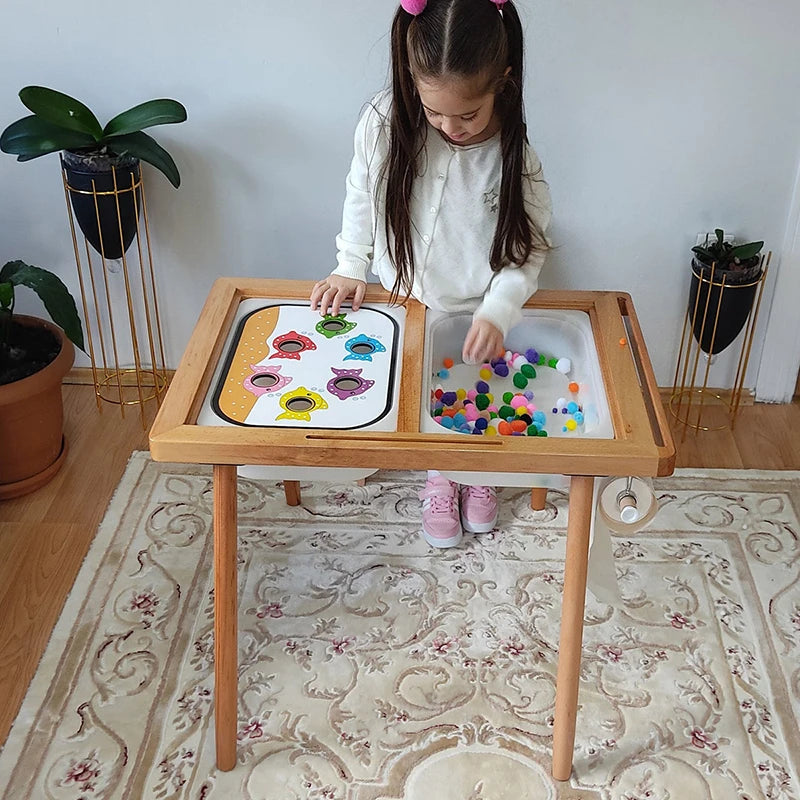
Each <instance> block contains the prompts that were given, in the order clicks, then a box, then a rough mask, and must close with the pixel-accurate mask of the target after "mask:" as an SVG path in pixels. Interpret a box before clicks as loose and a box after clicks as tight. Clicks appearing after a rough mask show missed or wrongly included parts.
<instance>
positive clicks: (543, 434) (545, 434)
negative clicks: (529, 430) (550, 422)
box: [536, 430, 547, 436]
mask: <svg viewBox="0 0 800 800" xmlns="http://www.w3.org/2000/svg"><path fill="white" fill-rule="evenodd" d="M536 435H537V436H547V431H545V430H541V431H539V433H537V434H536Z"/></svg>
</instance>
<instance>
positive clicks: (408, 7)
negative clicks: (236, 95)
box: [400, 0, 506, 17]
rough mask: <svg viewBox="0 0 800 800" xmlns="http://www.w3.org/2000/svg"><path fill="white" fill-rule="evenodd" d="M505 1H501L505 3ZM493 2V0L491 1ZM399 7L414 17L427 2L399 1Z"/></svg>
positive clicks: (420, 0)
mask: <svg viewBox="0 0 800 800" xmlns="http://www.w3.org/2000/svg"><path fill="white" fill-rule="evenodd" d="M505 1H506V0H502V2H504V3H505ZM492 2H494V0H492ZM400 5H401V6H402V7H403V11H407V12H408V13H409V14H413V15H414V16H415V17H416V16H417V14H421V13H422V12H423V11H424V10H425V6H426V5H428V0H400Z"/></svg>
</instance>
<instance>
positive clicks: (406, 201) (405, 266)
mask: <svg viewBox="0 0 800 800" xmlns="http://www.w3.org/2000/svg"><path fill="white" fill-rule="evenodd" d="M413 21H414V17H413V16H412V15H411V14H408V13H407V12H406V11H404V10H403V9H402V8H399V9H398V10H397V13H396V14H395V16H394V21H393V22H392V33H391V46H392V58H391V63H392V109H391V116H390V119H391V125H390V135H389V155H388V158H387V161H386V164H385V170H384V175H385V178H386V211H385V215H386V230H387V232H391V234H390V238H389V242H388V247H389V258H390V260H391V262H392V265H393V266H394V268H395V272H396V278H395V282H394V286H393V287H392V291H391V294H390V302H392V303H396V302H397V301H398V299H399V297H400V295H401V294H403V295H405V299H408V297H409V296H410V294H411V287H412V286H413V284H414V248H413V246H412V241H411V187H412V184H413V183H414V177H415V175H416V171H417V159H418V157H419V151H420V148H421V147H422V141H421V137H420V135H419V133H420V131H421V128H422V114H421V112H422V108H421V106H420V104H419V102H417V101H416V99H415V88H414V81H413V78H412V76H411V69H410V68H409V61H408V44H407V37H408V29H409V26H410V25H411V24H412V23H413Z"/></svg>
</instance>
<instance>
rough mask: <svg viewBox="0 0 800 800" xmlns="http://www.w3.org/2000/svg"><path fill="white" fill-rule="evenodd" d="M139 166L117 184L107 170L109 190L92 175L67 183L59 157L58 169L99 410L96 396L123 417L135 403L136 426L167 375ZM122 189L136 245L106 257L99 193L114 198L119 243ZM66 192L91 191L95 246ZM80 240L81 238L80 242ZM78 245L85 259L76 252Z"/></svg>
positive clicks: (162, 391)
mask: <svg viewBox="0 0 800 800" xmlns="http://www.w3.org/2000/svg"><path fill="white" fill-rule="evenodd" d="M141 172H142V170H141V169H140V170H139V175H138V177H137V176H135V175H134V174H133V172H131V174H130V177H131V181H130V186H126V187H123V188H120V187H119V186H118V183H117V172H116V171H115V170H112V175H113V185H114V188H113V189H112V190H110V191H100V190H98V189H97V187H96V185H95V181H94V179H92V181H91V185H92V188H91V189H78V188H75V187H73V186H71V185H70V184H69V181H68V177H67V170H66V169H65V168H64V164H63V162H62V168H61V176H62V179H63V183H64V198H65V200H66V203H67V216H68V217H69V224H70V231H71V233H72V244H73V248H74V251H75V264H76V266H77V269H78V280H79V282H80V288H81V299H82V302H83V315H84V319H85V320H86V342H87V344H88V349H89V358H90V359H91V362H92V379H93V382H94V391H95V400H96V402H97V408H98V410H100V411H102V402H101V401H106V402H109V403H113V404H116V405H118V406H119V408H120V412H121V415H122V416H123V417H124V416H125V406H130V405H138V406H139V412H140V414H141V418H142V426H143V427H144V428H146V427H147V421H146V415H145V403H146V402H147V401H148V400H152V399H155V401H156V404H157V406H158V407H160V406H161V401H162V398H163V396H164V394H165V392H166V390H167V384H168V373H167V370H166V360H165V358H164V344H163V339H162V335H161V317H160V314H159V309H158V296H157V293H156V284H155V273H154V269H153V255H152V249H151V245H150V224H149V220H148V217H147V199H146V197H145V192H144V184H143V178H142V175H141ZM137 190H138V191H137ZM128 192H131V193H132V199H133V206H134V213H135V221H136V233H135V236H134V240H135V247H134V246H133V244H131V246H129V247H128V252H127V253H126V252H124V251H123V253H122V256H121V258H120V259H113V260H112V259H109V258H107V257H106V255H105V248H104V247H103V240H102V226H101V223H100V208H99V205H98V199H99V198H101V197H103V198H105V197H113V198H114V201H115V203H116V210H117V214H116V216H117V223H118V226H119V241H120V242H122V241H123V231H122V221H121V215H120V198H122V197H124V196H125V195H126V194H127V193H128ZM71 193H72V194H79V195H87V196H91V197H92V199H93V202H94V209H95V215H96V221H97V228H98V234H99V237H100V251H99V252H98V251H97V250H96V249H95V248H93V247H92V245H91V244H90V243H89V241H88V240H87V238H86V236H84V235H83V233H82V231H81V230H80V228H79V227H78V226H77V224H76V218H75V212H74V209H73V208H72V205H71V203H70V194H71ZM140 204H141V206H140ZM142 221H143V225H142V224H141V223H142ZM142 234H144V236H142ZM80 239H83V246H82V247H81V245H80V243H79V240H80ZM82 250H83V252H84V253H85V258H84V257H82V255H81V251H82ZM123 250H124V246H123ZM123 347H125V348H126V351H129V352H131V353H132V362H133V363H130V360H127V361H126V363H121V362H120V351H121V350H122V348H123Z"/></svg>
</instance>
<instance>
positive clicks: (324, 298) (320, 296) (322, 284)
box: [311, 275, 367, 317]
mask: <svg viewBox="0 0 800 800" xmlns="http://www.w3.org/2000/svg"><path fill="white" fill-rule="evenodd" d="M366 291H367V284H366V283H365V282H364V281H360V280H357V279H356V278H343V277H342V276H341V275H328V277H327V278H324V279H323V280H321V281H317V282H316V283H315V284H314V288H313V289H312V290H311V309H312V310H315V309H316V308H317V307H319V311H320V314H322V316H323V317H324V316H325V315H326V314H328V313H330V314H332V315H333V316H334V317H335V316H336V315H337V314H338V313H339V308H340V307H341V305H342V303H344V301H345V300H347V298H348V297H352V298H353V303H352V306H353V311H358V309H359V308H360V307H361V303H362V302H363V300H364V295H365V294H366Z"/></svg>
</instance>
